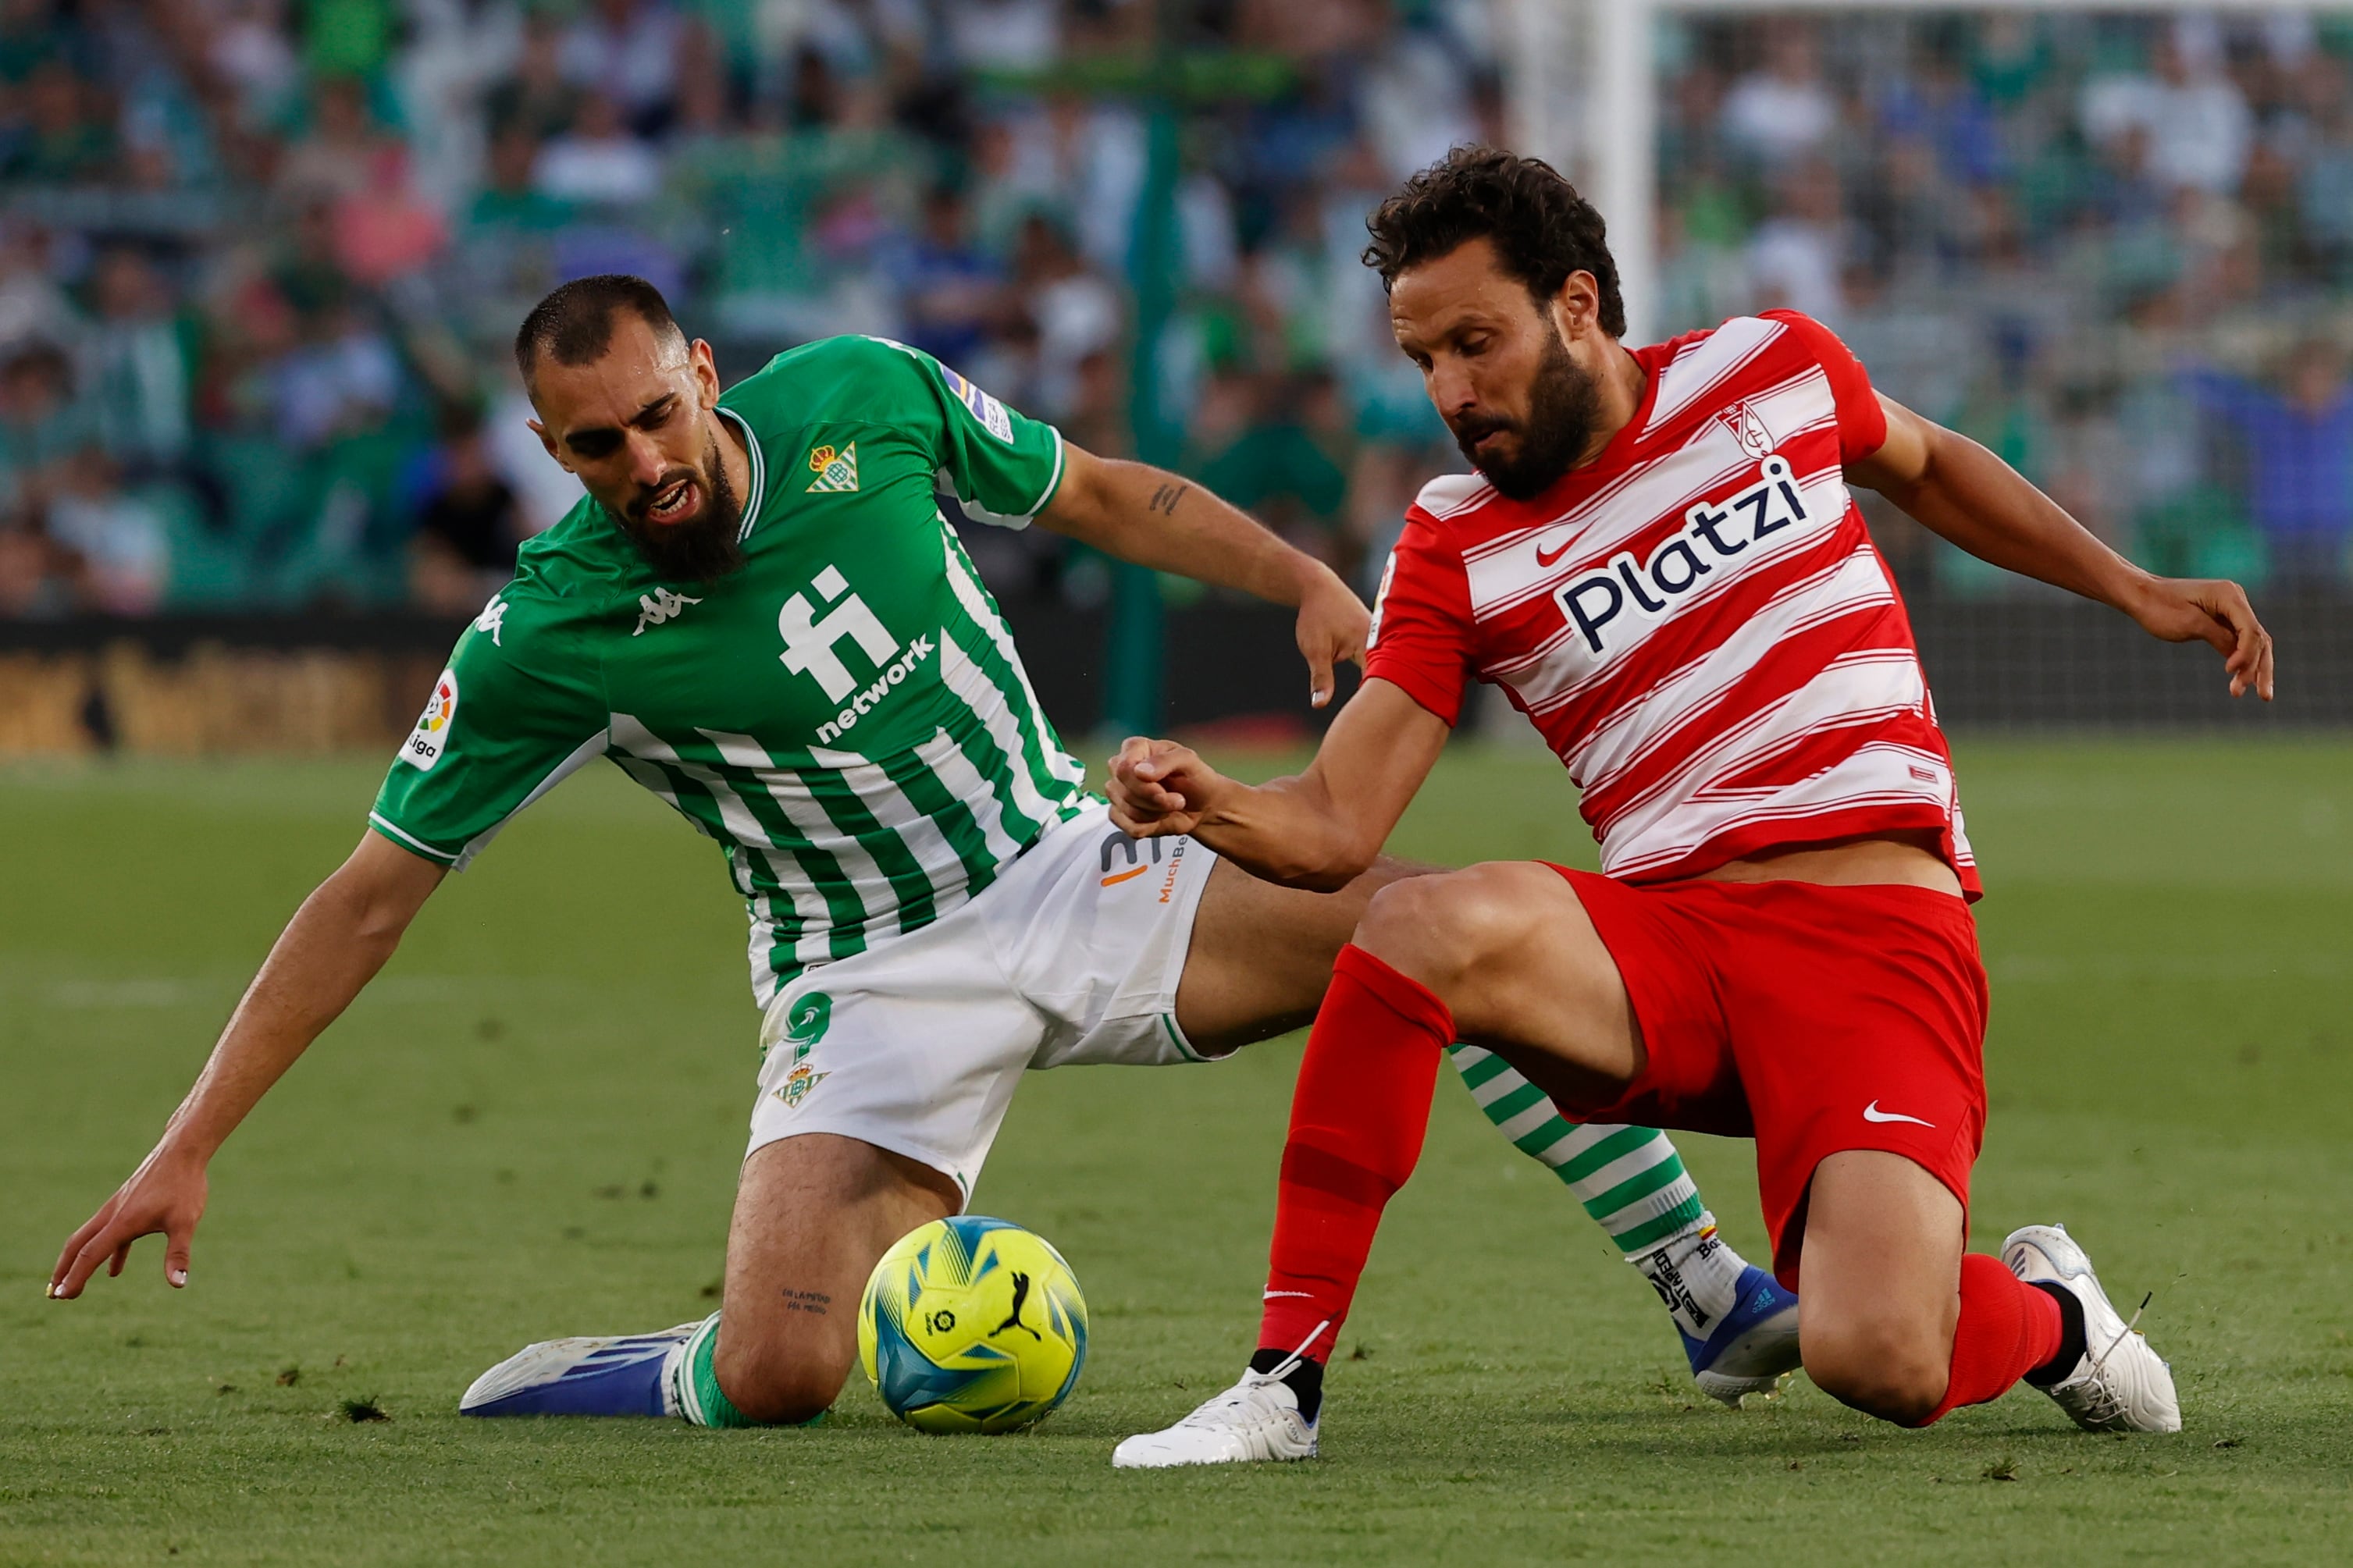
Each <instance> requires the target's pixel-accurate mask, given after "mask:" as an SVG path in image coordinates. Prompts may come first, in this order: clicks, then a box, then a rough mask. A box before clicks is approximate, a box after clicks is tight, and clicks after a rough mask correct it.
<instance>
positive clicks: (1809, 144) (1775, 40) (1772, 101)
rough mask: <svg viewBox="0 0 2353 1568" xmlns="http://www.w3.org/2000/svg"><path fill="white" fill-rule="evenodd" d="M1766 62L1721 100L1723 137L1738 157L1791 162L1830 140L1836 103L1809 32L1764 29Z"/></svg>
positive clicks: (1789, 28)
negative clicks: (1825, 79) (1722, 107)
mask: <svg viewBox="0 0 2353 1568" xmlns="http://www.w3.org/2000/svg"><path fill="white" fill-rule="evenodd" d="M1764 33H1765V64H1764V66H1763V68H1761V69H1757V70H1753V71H1750V72H1749V73H1748V74H1747V75H1746V76H1744V77H1742V78H1741V79H1739V81H1737V82H1736V83H1735V84H1734V85H1733V89H1732V91H1731V92H1730V93H1729V94H1728V95H1727V96H1726V97H1725V100H1724V134H1725V139H1726V141H1727V142H1728V143H1729V144H1730V148H1731V150H1732V151H1733V153H1735V155H1736V156H1740V157H1746V158H1754V159H1757V160H1760V161H1761V162H1763V163H1766V164H1767V165H1768V166H1778V165H1780V164H1783V163H1793V162H1795V161H1796V160H1798V159H1799V158H1803V157H1805V156H1806V155H1807V154H1809V153H1812V152H1813V151H1814V150H1815V149H1817V148H1819V147H1820V146H1821V144H1822V143H1823V142H1826V141H1828V140H1829V139H1830V134H1831V131H1832V130H1834V129H1836V127H1837V125H1838V101H1837V100H1836V99H1834V98H1833V97H1831V90H1830V86H1829V84H1828V83H1827V82H1825V81H1824V80H1823V79H1822V70H1821V61H1820V56H1819V55H1818V54H1817V52H1816V50H1815V47H1814V34H1813V30H1812V28H1810V27H1809V26H1802V25H1800V26H1771V27H1767V28H1766V29H1764Z"/></svg>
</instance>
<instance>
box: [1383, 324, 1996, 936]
mask: <svg viewBox="0 0 2353 1568" xmlns="http://www.w3.org/2000/svg"><path fill="white" fill-rule="evenodd" d="M1633 353H1634V357H1635V359H1636V360H1638V361H1639V362H1640V363H1641V366H1642V369H1643V372H1644V374H1645V385H1644V389H1643V394H1642V402H1641V407H1640V408H1639V409H1637V410H1636V412H1635V415H1634V417H1633V419H1632V421H1631V422H1630V423H1629V424H1628V425H1627V426H1626V427H1625V428H1624V429H1623V430H1621V431H1620V432H1619V433H1618V435H1617V437H1615V438H1614V439H1612V440H1611V442H1610V443H1609V447H1607V448H1606V449H1604V450H1603V452H1602V453H1601V455H1600V457H1599V458H1597V459H1596V460H1595V461H1594V462H1592V463H1590V464H1588V465H1587V466H1585V467H1583V468H1576V469H1572V470H1571V471H1570V472H1568V473H1567V474H1564V475H1563V476H1561V478H1560V479H1558V480H1556V482H1555V483H1554V484H1553V485H1552V486H1551V488H1550V489H1546V491H1545V492H1544V493H1543V494H1542V495H1539V496H1537V497H1535V499H1533V500H1526V501H1514V500H1508V499H1506V498H1505V497H1504V496H1503V495H1501V494H1499V493H1497V491H1496V490H1495V489H1494V487H1493V485H1490V484H1488V483H1487V482H1486V481H1485V480H1484V479H1480V478H1479V477H1478V476H1476V475H1459V476H1450V477H1448V478H1444V479H1434V480H1432V481H1431V482H1430V484H1428V485H1427V486H1425V487H1423V489H1422V491H1421V494H1420V496H1419V498H1417V499H1416V500H1415V502H1414V504H1413V506H1412V507H1411V509H1409V511H1408V512H1407V514H1406V527H1405V532H1404V535H1403V536H1402V537H1401V538H1400V539H1399V541H1398V547H1397V550H1396V552H1395V553H1394V554H1393V555H1391V556H1390V558H1389V564H1388V573H1387V575H1386V576H1385V577H1384V579H1383V581H1382V584H1381V593H1380V597H1379V601H1378V604H1377V608H1376V611H1375V616H1374V638H1373V645H1372V651H1371V654H1370V657H1369V658H1368V659H1367V662H1366V675H1367V677H1377V678H1379V679H1384V680H1388V681H1391V682H1394V683H1395V684H1396V685H1398V686H1399V687H1401V688H1403V689H1405V691H1406V692H1407V693H1408V694H1409V696H1411V697H1412V698H1413V699H1414V700H1415V701H1417V702H1419V703H1420V704H1421V705H1422V706H1423V707H1424V708H1427V709H1428V710H1430V711H1431V712H1432V713H1435V714H1436V715H1438V717H1440V718H1441V719H1443V720H1445V721H1447V722H1448V723H1450V724H1451V723H1453V722H1454V721H1455V719H1456V717H1457V715H1458V714H1459V713H1460V711H1461V700H1462V690H1463V687H1464V685H1465V683H1466V682H1467V681H1469V680H1470V679H1472V677H1474V676H1475V677H1476V678H1478V679H1482V680H1486V681H1489V682H1492V683H1493V684H1495V685H1497V686H1500V687H1501V688H1502V689H1503V690H1504V694H1505V695H1506V696H1507V697H1509V698H1510V699H1511V700H1512V703H1513V704H1514V706H1515V707H1517V708H1518V709H1520V710H1521V711H1523V712H1525V714H1527V716H1528V718H1529V720H1530V721H1532V722H1533V723H1534V724H1535V726H1536V728H1537V729H1538V730H1539V731H1542V732H1543V734H1544V737H1545V739H1546V741H1547V742H1550V744H1551V746H1552V749H1553V752H1554V753H1555V754H1556V755H1557V756H1558V757H1559V758H1560V760H1561V761H1562V762H1563V763H1567V766H1568V772H1569V776H1570V777H1571V778H1573V779H1574V780H1575V781H1576V783H1577V787H1578V789H1579V790H1580V791H1582V792H1583V793H1582V797H1581V800H1580V802H1579V809H1580V810H1581V811H1582V812H1583V814H1584V816H1585V820H1586V821H1587V823H1588V825H1590V826H1591V827H1592V829H1593V835H1594V837H1595V838H1596V839H1597V840H1598V841H1599V843H1600V846H1601V864H1602V868H1603V869H1604V870H1606V871H1608V872H1609V874H1610V875H1611V876H1614V877H1621V878H1624V879H1627V880H1629V881H1634V882H1657V881H1669V880H1672V879H1677V878H1683V877H1691V876H1696V875H1699V874H1700V873H1702V872H1704V871H1707V870H1709V869H1711V868H1714V867H1716V866H1720V865H1722V864H1724V863H1725V861H1727V860H1733V859H1736V858H1740V857H1742V856H1746V855H1753V854H1756V853H1757V852H1759V851H1762V850H1766V849H1770V848H1775V847H1782V846H1787V845H1792V844H1802V843H1809V842H1815V841H1819V840H1821V839H1826V838H1838V837H1847V836H1850V835H1853V834H1862V833H1877V832H1893V831H1899V830H1916V829H1924V828H1925V829H1931V830H1935V831H1936V832H1938V833H1940V834H1941V836H1942V839H1943V845H1944V853H1945V856H1946V858H1947V859H1948V860H1949V861H1950V862H1951V863H1952V865H1953V868H1954V869H1955V871H1956V872H1957V873H1958V874H1959V876H1960V879H1961V883H1962V886H1963V887H1964V889H1967V891H1968V894H1969V895H1970V896H1971V897H1974V896H1975V895H1976V894H1977V892H1978V876H1977V865H1976V860H1975V858H1974V857H1973V856H1972V855H1971V854H1970V852H1969V845H1968V837H1967V836H1966V835H1965V834H1964V833H1963V831H1962V826H1961V812H1960V805H1959V801H1958V798H1957V795H1955V792H1954V784H1953V763H1952V754H1951V752H1950V751H1949V750H1948V748H1947V746H1946V743H1945V737H1944V735H1943V733H1942V732H1941V731H1939V730H1938V729H1937V728H1936V717H1935V713H1934V710H1932V708H1931V706H1930V702H1929V698H1928V689H1927V682H1926V678H1925V677H1924V676H1923V674H1922V672H1921V668H1920V658H1919V654H1918V651H1917V650H1916V648H1915V646H1914V644H1913V640H1912V626H1911V622H1910V620H1909V619H1908V618H1907V617H1906V616H1905V613H1904V603H1903V600H1902V599H1901V598H1899V597H1898V596H1897V595H1896V591H1895V583H1894V578H1893V577H1892V576H1890V575H1889V574H1888V571H1887V565H1886V563H1885V562H1884V561H1883V560H1882V559H1881V558H1880V555H1879V552H1877V551H1876V550H1874V549H1873V547H1872V543H1871V536H1870V534H1869V533H1868V532H1867V531H1865V529H1864V527H1863V522H1862V512H1861V511H1860V510H1857V508H1856V506H1855V504H1854V500H1853V498H1852V497H1851V496H1850V495H1849V494H1848V493H1847V489H1846V484H1845V480H1844V479H1843V477H1842V475H1841V466H1842V465H1843V464H1845V463H1849V462H1853V461H1857V460H1860V459H1862V458H1866V457H1868V456H1870V455H1871V454H1872V453H1873V452H1875V451H1877V450H1878V449H1879V447H1881V446H1883V444H1884V443H1885V441H1886V439H1887V420H1886V415H1885V413H1884V412H1883V410H1882V409H1881V407H1880V405H1879V401H1878V399H1877V398H1876V397H1875V396H1874V395H1873V393H1872V390H1871V381H1870V378H1869V376H1868V375H1867V374H1865V373H1864V371H1863V368H1862V364H1861V363H1859V362H1858V361H1857V360H1856V359H1855V357H1854V355H1853V354H1852V353H1850V352H1849V351H1848V349H1847V347H1846V345H1845V344H1843V343H1841V342H1839V340H1838V339H1837V338H1836V337H1835V336H1833V335H1832V334H1831V331H1829V330H1828V329H1827V328H1825V327H1823V326H1821V325H1820V324H1819V323H1818V322H1815V321H1810V320H1809V319H1808V318H1806V317H1804V316H1800V315H1798V314H1797V313H1795V312H1794V311H1786V310H1773V311H1767V312H1766V313H1765V314H1763V315H1761V316H1742V317H1737V318H1735V319H1734V320H1732V321H1726V322H1725V324H1724V325H1722V326H1720V327H1718V328H1716V329H1715V331H1707V332H1694V333H1692V334H1690V335H1688V336H1686V337H1681V338H1677V339H1675V340H1674V341H1672V342H1666V343H1661V344H1658V345H1655V346H1653V347H1651V348H1644V349H1637V350H1634V351H1633Z"/></svg>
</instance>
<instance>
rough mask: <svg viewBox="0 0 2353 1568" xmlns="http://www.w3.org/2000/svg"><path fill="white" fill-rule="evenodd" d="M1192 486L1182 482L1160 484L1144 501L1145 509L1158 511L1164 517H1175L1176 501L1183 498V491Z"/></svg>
mask: <svg viewBox="0 0 2353 1568" xmlns="http://www.w3.org/2000/svg"><path fill="white" fill-rule="evenodd" d="M1192 488H1193V487H1192V486H1190V485H1182V484H1176V485H1162V486H1161V487H1160V488H1159V489H1156V490H1154V491H1153V492H1152V499H1151V500H1149V501H1146V502H1145V510H1147V511H1156V512H1159V513H1161V514H1162V515H1163V516H1166V517H1175V516H1176V503H1177V502H1178V501H1180V500H1184V499H1185V492H1186V491H1187V490H1189V489H1192Z"/></svg>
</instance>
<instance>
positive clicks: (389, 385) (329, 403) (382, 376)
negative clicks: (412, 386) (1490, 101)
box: [270, 301, 400, 451]
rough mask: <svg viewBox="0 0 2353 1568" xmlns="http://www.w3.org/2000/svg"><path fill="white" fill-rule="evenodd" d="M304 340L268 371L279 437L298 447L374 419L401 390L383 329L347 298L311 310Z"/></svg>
mask: <svg viewBox="0 0 2353 1568" xmlns="http://www.w3.org/2000/svg"><path fill="white" fill-rule="evenodd" d="M303 335H304V337H305V339H306V341H305V342H302V343H301V345H300V346H298V347H296V348H294V349H293V350H292V351H291V352H290V353H287V354H286V355H285V356H284V357H283V358H281V359H280V361H279V362H278V363H277V366H276V368H275V370H274V372H273V374H271V377H270V381H271V386H270V403H271V406H272V409H273V411H274V415H275V422H276V433H277V437H278V439H279V440H280V442H282V443H283V444H285V445H286V446H288V447H292V448H294V449H295V450H297V451H303V450H308V449H309V448H311V447H320V446H323V445H325V444H326V443H327V442H328V441H330V440H332V439H333V438H334V437H338V436H342V435H346V434H349V433H350V432H352V431H354V430H360V429H365V428H368V427H369V426H374V425H375V424H376V423H378V422H379V421H380V420H381V419H382V418H383V417H384V416H385V415H386V414H388V413H389V412H391V409H392V405H393V403H394V401H395V399H396V398H397V397H398V395H399V393H400V362H399V360H398V358H397V357H396V355H395V354H394V353H393V349H392V345H391V343H390V342H387V341H386V340H385V336H384V334H383V333H382V332H380V331H377V330H375V328H374V327H373V326H371V325H370V324H369V323H368V322H367V321H365V320H364V319H363V318H362V316H361V315H360V313H359V312H358V310H356V309H354V308H353V306H352V305H351V304H349V303H347V302H341V301H338V302H335V303H332V304H328V305H326V306H323V307H322V308H321V309H320V310H317V311H315V312H314V313H313V314H312V315H311V318H310V320H309V321H307V322H306V323H305V328H304V334H303Z"/></svg>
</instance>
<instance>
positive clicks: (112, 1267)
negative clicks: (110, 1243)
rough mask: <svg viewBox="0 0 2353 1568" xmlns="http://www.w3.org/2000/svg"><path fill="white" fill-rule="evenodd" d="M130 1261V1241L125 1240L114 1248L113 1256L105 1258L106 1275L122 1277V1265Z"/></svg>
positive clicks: (113, 1277) (108, 1276)
mask: <svg viewBox="0 0 2353 1568" xmlns="http://www.w3.org/2000/svg"><path fill="white" fill-rule="evenodd" d="M130 1261H131V1243H129V1242H127V1241H126V1242H124V1243H123V1244H122V1245H121V1246H120V1247H116V1248H115V1249H114V1256H113V1257H111V1258H108V1259H107V1260H106V1277H107V1278H108V1279H121V1277H122V1266H123V1265H124V1264H126V1263H128V1262H130Z"/></svg>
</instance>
